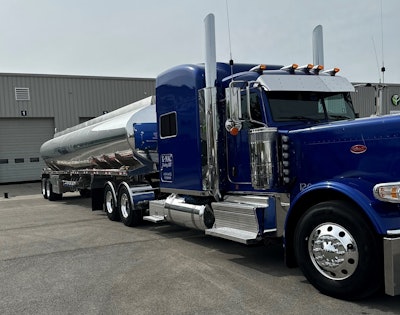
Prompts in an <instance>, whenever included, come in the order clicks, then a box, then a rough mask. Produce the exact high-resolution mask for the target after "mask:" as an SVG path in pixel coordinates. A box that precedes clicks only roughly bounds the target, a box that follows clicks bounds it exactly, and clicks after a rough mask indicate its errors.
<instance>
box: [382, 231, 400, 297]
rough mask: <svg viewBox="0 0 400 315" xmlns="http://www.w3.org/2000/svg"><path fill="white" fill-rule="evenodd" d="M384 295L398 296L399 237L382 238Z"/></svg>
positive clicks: (399, 280) (399, 268) (399, 282)
mask: <svg viewBox="0 0 400 315" xmlns="http://www.w3.org/2000/svg"><path fill="white" fill-rule="evenodd" d="M383 255H384V256H383V257H384V268H385V269H384V270H385V293H386V294H388V295H392V296H394V295H399V294H400V237H396V238H387V237H384V238H383Z"/></svg>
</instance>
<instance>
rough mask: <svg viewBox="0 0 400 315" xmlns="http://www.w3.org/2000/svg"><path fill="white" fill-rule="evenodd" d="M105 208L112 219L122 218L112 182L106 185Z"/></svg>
mask: <svg viewBox="0 0 400 315" xmlns="http://www.w3.org/2000/svg"><path fill="white" fill-rule="evenodd" d="M104 210H105V212H106V214H107V217H108V218H109V219H110V220H111V221H119V220H120V215H119V212H118V208H117V201H116V197H115V193H114V189H113V187H111V186H110V184H107V185H106V186H105V187H104Z"/></svg>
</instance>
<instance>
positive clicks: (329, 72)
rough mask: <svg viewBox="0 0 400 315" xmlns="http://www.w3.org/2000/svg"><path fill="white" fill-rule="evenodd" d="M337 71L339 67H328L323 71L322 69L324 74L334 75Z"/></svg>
mask: <svg viewBox="0 0 400 315" xmlns="http://www.w3.org/2000/svg"><path fill="white" fill-rule="evenodd" d="M339 71H340V69H339V68H333V69H330V70H325V71H323V73H326V74H329V75H331V76H334V75H335V74H336V73H338V72H339Z"/></svg>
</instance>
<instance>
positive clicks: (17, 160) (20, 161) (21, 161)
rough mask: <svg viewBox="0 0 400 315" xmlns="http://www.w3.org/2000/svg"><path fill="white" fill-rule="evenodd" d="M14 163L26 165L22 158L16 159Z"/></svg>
mask: <svg viewBox="0 0 400 315" xmlns="http://www.w3.org/2000/svg"><path fill="white" fill-rule="evenodd" d="M14 162H15V163H24V162H25V159H23V158H22V159H21V158H19V159H14Z"/></svg>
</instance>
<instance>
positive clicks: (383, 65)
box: [381, 0, 386, 83]
mask: <svg viewBox="0 0 400 315" xmlns="http://www.w3.org/2000/svg"><path fill="white" fill-rule="evenodd" d="M381 43H382V68H381V71H382V83H385V71H386V69H385V62H384V59H385V58H384V55H383V1H382V0H381Z"/></svg>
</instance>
